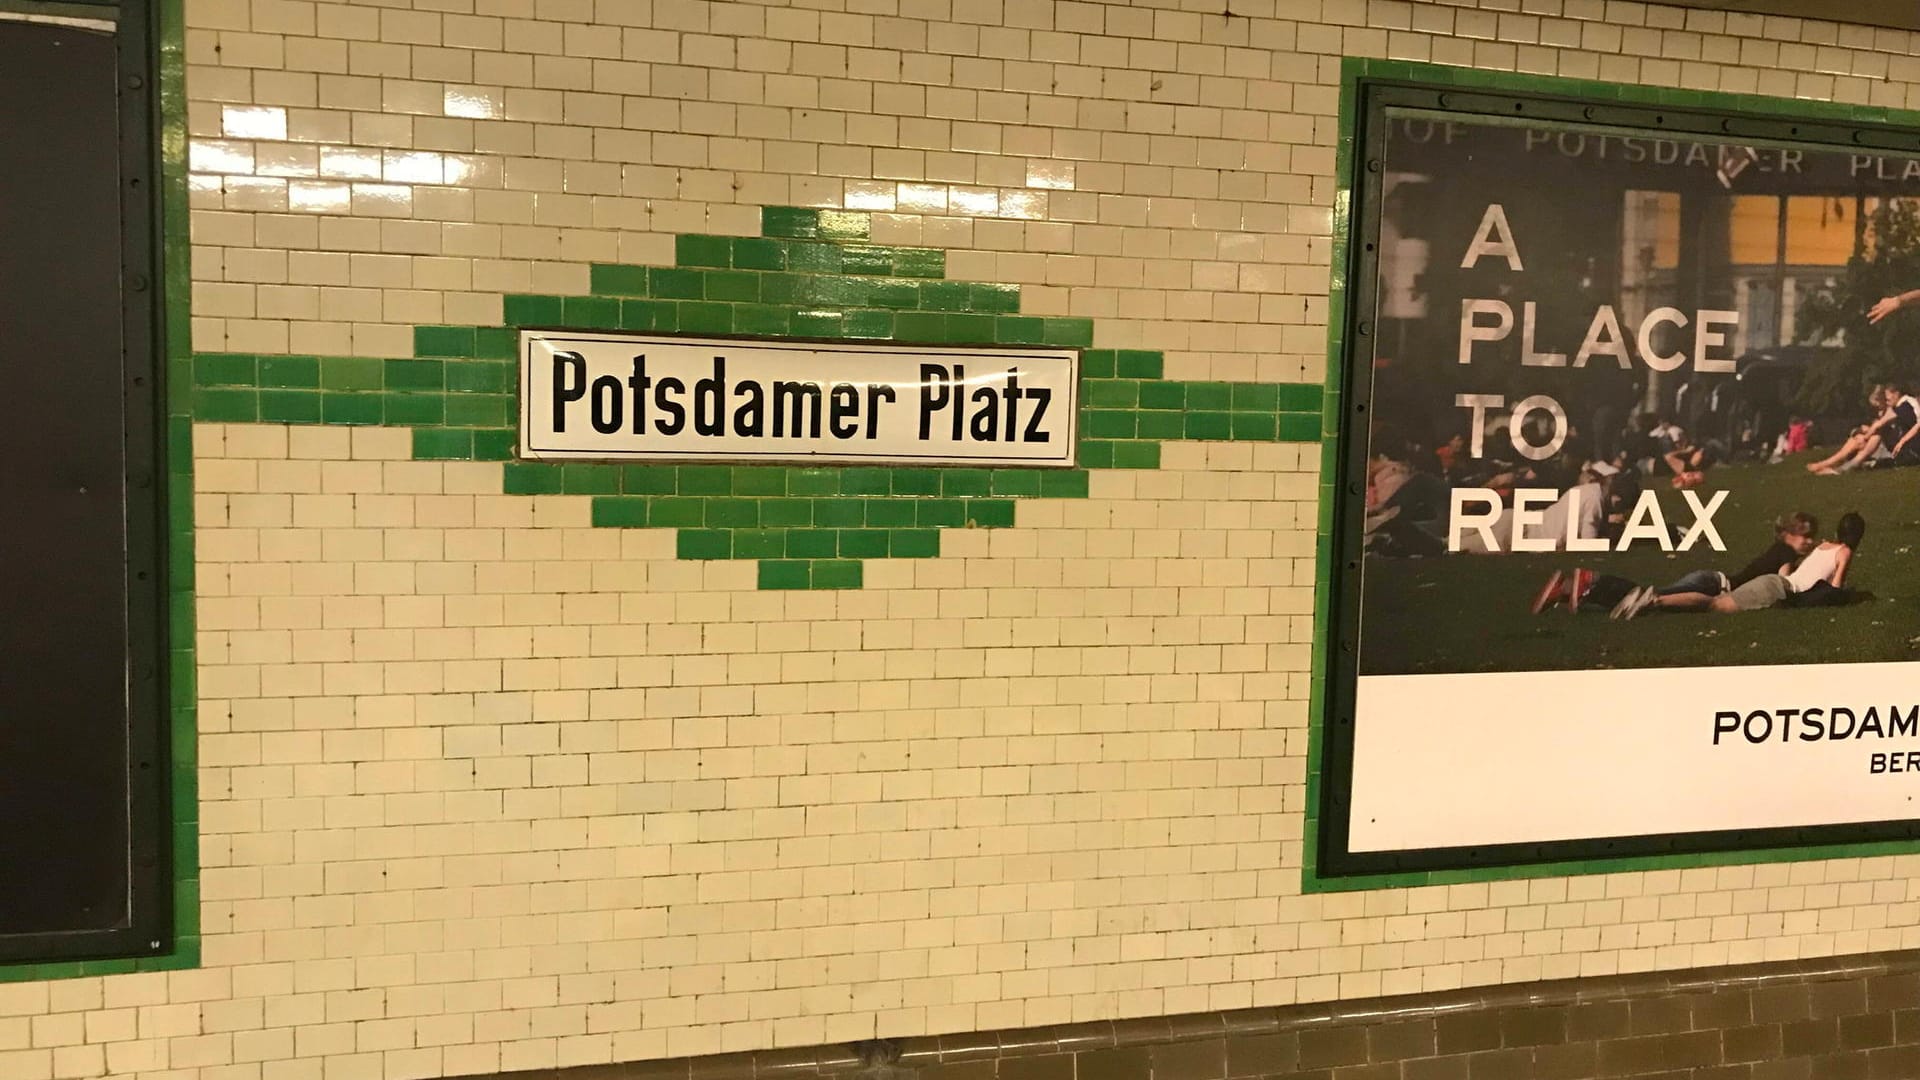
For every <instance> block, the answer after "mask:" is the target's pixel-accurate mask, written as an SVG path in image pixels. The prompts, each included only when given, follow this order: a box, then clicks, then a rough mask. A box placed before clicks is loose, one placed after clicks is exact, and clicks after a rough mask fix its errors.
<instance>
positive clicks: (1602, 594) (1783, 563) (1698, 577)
mask: <svg viewBox="0 0 1920 1080" xmlns="http://www.w3.org/2000/svg"><path fill="white" fill-rule="evenodd" d="M1819 534H1820V523H1819V521H1818V520H1816V519H1815V518H1814V516H1813V515H1812V514H1808V513H1804V512H1801V511H1795V512H1794V513H1791V514H1787V515H1785V516H1784V517H1781V518H1780V519H1779V520H1778V521H1775V522H1774V523H1773V542H1772V543H1771V544H1768V545H1767V548H1766V550H1765V551H1762V552H1761V553H1760V554H1758V555H1755V556H1754V557H1753V558H1752V559H1751V560H1749V561H1748V563H1747V565H1745V566H1743V567H1741V568H1740V569H1739V570H1738V571H1736V572H1734V573H1733V574H1732V575H1728V574H1726V573H1723V572H1721V571H1719V570H1694V571H1692V572H1690V573H1686V574H1682V575H1681V576H1680V577H1679V578H1677V579H1675V580H1674V581H1673V582H1672V583H1671V584H1668V585H1664V586H1661V587H1659V588H1651V587H1648V588H1642V587H1641V586H1640V585H1638V584H1635V583H1634V582H1631V581H1628V580H1627V579H1626V578H1623V577H1619V576H1617V575H1614V574H1595V573H1593V572H1592V571H1590V570H1586V569H1584V568H1583V569H1579V570H1575V571H1573V572H1572V573H1571V574H1567V573H1565V572H1562V571H1555V572H1554V573H1553V575H1552V576H1550V577H1549V578H1548V579H1547V583H1546V584H1545V585H1544V586H1542V587H1541V589H1540V592H1539V593H1538V594H1536V595H1535V597H1534V601H1533V613H1534V614H1535V615H1538V614H1540V613H1541V612H1542V611H1545V610H1547V609H1548V608H1550V607H1556V606H1558V605H1560V604H1563V603H1564V604H1566V605H1567V607H1568V609H1569V610H1572V611H1575V612H1579V611H1605V612H1608V613H1610V614H1611V616H1612V617H1613V618H1616V619H1624V618H1632V617H1633V615H1636V614H1638V613H1639V611H1640V610H1644V609H1645V608H1646V607H1649V606H1651V605H1652V601H1653V598H1654V597H1657V596H1679V595H1682V594H1700V595H1705V596H1719V595H1721V594H1722V593H1727V592H1732V591H1733V590H1734V589H1737V588H1739V587H1740V586H1742V585H1745V584H1746V583H1747V582H1749V581H1752V580H1753V579H1754V578H1757V577H1762V576H1765V575H1767V574H1777V573H1780V572H1781V571H1782V570H1783V569H1787V568H1791V567H1792V565H1793V564H1794V563H1795V562H1797V561H1799V559H1800V557H1801V556H1803V555H1805V554H1806V553H1808V552H1809V551H1812V550H1813V548H1814V545H1815V544H1816V543H1817V541H1816V539H1815V537H1817V536H1819ZM1636 602H1638V603H1639V604H1640V607H1639V609H1635V608H1634V606H1633V605H1634V604H1635V603H1636Z"/></svg>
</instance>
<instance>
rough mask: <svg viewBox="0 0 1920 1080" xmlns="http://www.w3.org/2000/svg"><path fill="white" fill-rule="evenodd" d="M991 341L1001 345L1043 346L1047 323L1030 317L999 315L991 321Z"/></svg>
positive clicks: (1045, 338) (1045, 340)
mask: <svg viewBox="0 0 1920 1080" xmlns="http://www.w3.org/2000/svg"><path fill="white" fill-rule="evenodd" d="M993 340H994V341H996V342H998V343H1000V344H1002V345H1045V344H1046V343H1047V321H1046V320H1045V319H1039V318H1035V317H1033V316H1031V315H1001V316H998V317H996V318H995V319H994V320H993Z"/></svg>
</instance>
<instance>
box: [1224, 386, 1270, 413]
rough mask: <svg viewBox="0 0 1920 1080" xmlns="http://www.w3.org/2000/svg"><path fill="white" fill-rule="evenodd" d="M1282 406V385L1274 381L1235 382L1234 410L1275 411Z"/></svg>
mask: <svg viewBox="0 0 1920 1080" xmlns="http://www.w3.org/2000/svg"><path fill="white" fill-rule="evenodd" d="M1279 407H1280V387H1278V386H1277V385H1275V384H1273V383H1234V384H1233V411H1234V412H1269V413H1270V412H1273V411H1275V410H1277V409H1278V408H1279Z"/></svg>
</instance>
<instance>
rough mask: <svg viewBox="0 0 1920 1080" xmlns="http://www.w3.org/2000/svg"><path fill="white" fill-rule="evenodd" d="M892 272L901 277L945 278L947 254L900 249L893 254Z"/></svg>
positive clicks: (921, 249)
mask: <svg viewBox="0 0 1920 1080" xmlns="http://www.w3.org/2000/svg"><path fill="white" fill-rule="evenodd" d="M893 272H894V273H896V274H898V275H900V276H901V277H919V278H937V277H945V276H946V273H947V253H946V252H944V251H937V250H933V249H929V248H901V249H899V250H897V251H895V252H894V255H893Z"/></svg>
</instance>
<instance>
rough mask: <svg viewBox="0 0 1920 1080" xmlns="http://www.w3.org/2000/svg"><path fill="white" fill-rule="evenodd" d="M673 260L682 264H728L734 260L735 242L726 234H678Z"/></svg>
mask: <svg viewBox="0 0 1920 1080" xmlns="http://www.w3.org/2000/svg"><path fill="white" fill-rule="evenodd" d="M673 261H674V262H675V263H676V264H678V265H680V266H728V265H731V264H732V262H733V243H732V241H731V240H730V238H728V237H725V236H699V235H692V236H676V237H674V238H673Z"/></svg>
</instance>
